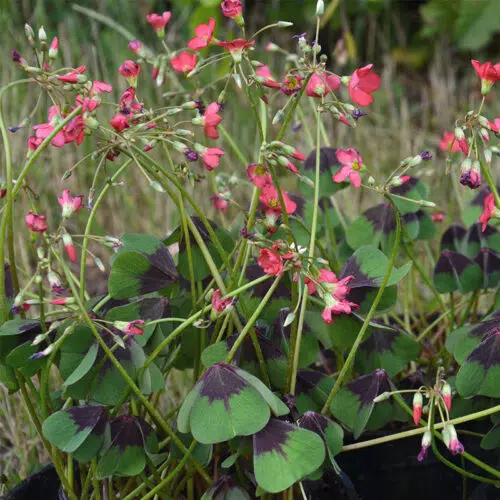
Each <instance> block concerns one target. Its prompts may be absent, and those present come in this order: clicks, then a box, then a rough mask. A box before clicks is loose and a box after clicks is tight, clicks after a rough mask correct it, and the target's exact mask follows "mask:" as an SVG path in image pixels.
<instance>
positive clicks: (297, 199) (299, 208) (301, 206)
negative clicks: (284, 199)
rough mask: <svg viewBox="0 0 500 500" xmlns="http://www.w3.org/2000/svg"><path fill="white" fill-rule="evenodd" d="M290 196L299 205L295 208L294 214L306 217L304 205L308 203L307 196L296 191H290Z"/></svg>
mask: <svg viewBox="0 0 500 500" xmlns="http://www.w3.org/2000/svg"><path fill="white" fill-rule="evenodd" d="M288 197H289V198H290V199H291V200H292V201H293V202H295V204H296V205H297V208H296V209H295V212H294V213H293V215H295V216H297V217H304V207H305V205H306V200H305V198H304V197H303V196H301V195H300V194H295V193H288Z"/></svg>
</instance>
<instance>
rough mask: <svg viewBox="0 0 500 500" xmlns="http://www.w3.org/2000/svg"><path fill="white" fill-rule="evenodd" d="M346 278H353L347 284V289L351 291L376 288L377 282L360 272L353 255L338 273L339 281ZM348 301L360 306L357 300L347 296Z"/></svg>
mask: <svg viewBox="0 0 500 500" xmlns="http://www.w3.org/2000/svg"><path fill="white" fill-rule="evenodd" d="M347 276H354V279H353V280H352V281H350V282H349V288H350V289H351V291H352V290H353V289H355V288H361V287H371V288H375V287H377V282H376V281H375V280H374V279H372V278H370V277H369V276H368V275H367V274H365V273H364V272H363V271H361V267H360V266H359V264H358V261H357V260H356V256H355V255H353V256H352V257H351V258H350V259H349V260H348V261H347V262H346V263H345V264H344V266H343V267H342V271H340V276H339V279H343V278H346V277H347ZM349 300H350V301H352V302H355V303H356V304H360V302H358V301H357V300H355V299H354V298H353V297H351V296H350V295H349Z"/></svg>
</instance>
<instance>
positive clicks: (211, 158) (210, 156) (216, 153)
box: [200, 148, 224, 171]
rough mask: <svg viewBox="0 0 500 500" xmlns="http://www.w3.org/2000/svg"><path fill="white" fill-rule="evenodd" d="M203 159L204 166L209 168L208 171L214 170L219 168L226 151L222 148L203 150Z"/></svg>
mask: <svg viewBox="0 0 500 500" xmlns="http://www.w3.org/2000/svg"><path fill="white" fill-rule="evenodd" d="M200 153H201V155H202V156H201V159H202V161H203V164H204V165H205V167H206V168H207V170H208V171H211V170H213V169H214V168H217V167H218V166H219V162H220V159H221V156H224V150H223V149H221V148H203V151H200Z"/></svg>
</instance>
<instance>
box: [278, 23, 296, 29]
mask: <svg viewBox="0 0 500 500" xmlns="http://www.w3.org/2000/svg"><path fill="white" fill-rule="evenodd" d="M290 26H293V23H291V22H290V21H278V28H289V27H290Z"/></svg>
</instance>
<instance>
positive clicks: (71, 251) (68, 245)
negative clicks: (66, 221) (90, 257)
mask: <svg viewBox="0 0 500 500" xmlns="http://www.w3.org/2000/svg"><path fill="white" fill-rule="evenodd" d="M62 240H63V244H64V248H65V249H66V253H67V254H68V257H69V260H70V261H71V262H75V260H76V252H75V245H74V244H73V238H72V237H71V235H70V234H69V233H64V234H63V235H62Z"/></svg>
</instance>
